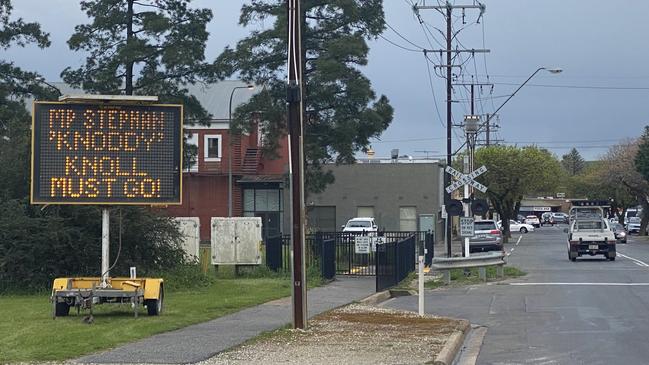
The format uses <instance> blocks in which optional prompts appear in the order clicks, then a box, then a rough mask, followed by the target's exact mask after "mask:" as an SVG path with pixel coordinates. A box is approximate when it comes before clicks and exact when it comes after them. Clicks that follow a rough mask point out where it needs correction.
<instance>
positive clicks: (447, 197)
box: [414, 1, 489, 257]
mask: <svg viewBox="0 0 649 365" xmlns="http://www.w3.org/2000/svg"><path fill="white" fill-rule="evenodd" d="M414 8H415V10H438V11H440V12H442V11H443V10H445V13H444V15H445V18H446V49H440V50H425V52H436V53H440V54H441V53H446V65H442V66H441V67H445V68H446V165H447V166H451V165H452V162H453V161H452V158H453V150H452V142H453V139H452V137H453V134H452V130H453V129H452V128H453V113H452V105H453V100H452V96H453V95H452V93H453V80H452V76H453V73H452V72H451V71H452V68H453V67H457V66H453V57H452V54H453V53H456V54H457V53H462V52H466V53H471V54H475V53H486V52H489V50H484V49H453V48H452V46H453V38H454V37H455V35H454V34H453V17H452V15H453V9H462V11H464V10H465V9H478V10H480V16H482V13H484V11H485V8H486V7H485V5H483V4H481V3H476V4H472V5H453V4H451V3H450V2H449V1H447V2H446V4H444V5H442V4H439V5H415V6H414ZM450 182H451V177H450V175H449V174H444V187H446V186H448V185H449V184H450ZM442 188H443V187H442ZM450 201H451V194H450V193H448V192H445V194H444V205H447V206H448V204H449V202H450ZM451 223H452V220H451V218H450V217H447V218H446V229H445V235H444V236H445V239H446V255H447V256H448V257H451V256H452V252H451Z"/></svg>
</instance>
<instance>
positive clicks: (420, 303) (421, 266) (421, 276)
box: [418, 250, 424, 316]
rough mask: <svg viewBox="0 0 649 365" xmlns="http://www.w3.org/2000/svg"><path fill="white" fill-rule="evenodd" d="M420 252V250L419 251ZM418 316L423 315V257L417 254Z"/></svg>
mask: <svg viewBox="0 0 649 365" xmlns="http://www.w3.org/2000/svg"><path fill="white" fill-rule="evenodd" d="M420 251H422V250H420ZM418 263H419V266H418V269H419V270H418V271H419V315H420V316H423V315H424V255H422V254H421V252H420V254H419V261H418Z"/></svg>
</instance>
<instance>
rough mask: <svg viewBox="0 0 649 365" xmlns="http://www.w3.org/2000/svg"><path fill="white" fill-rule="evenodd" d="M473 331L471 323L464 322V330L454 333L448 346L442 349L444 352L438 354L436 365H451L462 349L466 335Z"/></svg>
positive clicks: (434, 362) (447, 342) (447, 341)
mask: <svg viewBox="0 0 649 365" xmlns="http://www.w3.org/2000/svg"><path fill="white" fill-rule="evenodd" d="M470 329H471V325H470V324H469V321H466V320H463V321H462V329H461V330H459V331H455V332H453V334H451V335H450V336H449V338H448V340H446V344H444V347H443V348H442V351H440V352H439V354H437V356H436V357H435V360H434V361H433V364H434V365H451V364H453V361H455V357H456V356H457V354H458V353H459V352H460V350H461V349H462V344H463V343H464V339H465V338H466V334H467V333H468V332H469V330H470Z"/></svg>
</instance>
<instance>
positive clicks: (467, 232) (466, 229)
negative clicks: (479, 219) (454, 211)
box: [460, 217, 475, 237]
mask: <svg viewBox="0 0 649 365" xmlns="http://www.w3.org/2000/svg"><path fill="white" fill-rule="evenodd" d="M474 235H475V227H474V224H473V217H460V236H461V237H473V236H474Z"/></svg>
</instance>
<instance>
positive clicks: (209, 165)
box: [167, 81, 289, 243]
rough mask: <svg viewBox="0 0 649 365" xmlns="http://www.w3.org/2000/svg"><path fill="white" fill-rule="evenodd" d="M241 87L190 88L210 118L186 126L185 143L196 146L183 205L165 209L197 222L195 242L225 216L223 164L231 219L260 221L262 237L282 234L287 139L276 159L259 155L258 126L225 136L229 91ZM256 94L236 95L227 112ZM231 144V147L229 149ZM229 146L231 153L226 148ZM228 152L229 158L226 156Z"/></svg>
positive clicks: (206, 236)
mask: <svg viewBox="0 0 649 365" xmlns="http://www.w3.org/2000/svg"><path fill="white" fill-rule="evenodd" d="M235 87H237V88H240V87H245V84H244V83H242V82H240V81H222V82H219V83H218V84H213V85H209V86H201V87H192V88H190V89H189V90H190V93H191V94H193V95H194V96H196V97H197V98H198V100H199V101H200V102H201V105H203V107H204V108H206V109H207V111H208V112H210V114H211V115H212V117H213V119H212V120H211V121H210V122H209V124H208V125H186V126H185V135H186V136H187V142H188V144H192V145H195V146H197V147H198V153H197V156H196V161H195V163H194V164H193V165H192V166H190V167H188V168H186V169H185V171H184V173H183V197H182V205H178V206H169V207H167V212H168V213H169V214H170V215H172V216H175V217H197V218H199V221H200V239H201V242H205V243H207V241H209V240H210V221H211V218H212V217H227V216H228V181H229V171H230V170H229V165H228V162H229V161H228V160H229V159H230V158H231V159H232V161H231V162H232V167H231V168H232V170H231V172H232V181H233V187H232V216H235V217H241V216H246V217H255V216H256V217H261V218H262V222H263V234H264V236H266V235H268V234H270V235H272V234H277V233H279V232H282V231H287V229H285V228H284V227H285V226H286V225H288V224H289V223H288V215H286V216H285V214H284V207H285V206H286V205H287V204H286V202H285V200H286V199H288V194H285V193H284V189H285V184H286V182H287V173H288V156H289V155H288V139H287V137H286V136H285V137H283V138H282V140H281V141H280V148H279V149H278V151H277V152H276V153H277V157H276V158H273V159H271V158H267V157H266V156H264V154H263V153H262V147H263V144H264V140H263V131H262V130H261V128H262V125H263V124H262V123H256V124H255V127H254V128H252V131H251V132H250V133H248V134H242V135H235V136H230V133H229V131H230V129H229V119H228V118H229V100H230V95H231V93H232V90H233V89H234V88H235ZM255 92H256V91H254V90H247V89H245V88H243V89H240V90H236V91H235V93H234V95H233V101H232V109H233V111H234V110H235V109H236V107H237V105H239V104H241V103H244V102H246V101H247V100H248V99H249V98H250V97H251V96H252V95H253V94H254V93H255ZM230 144H231V145H230ZM230 147H231V148H230ZM230 150H231V151H232V154H230Z"/></svg>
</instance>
